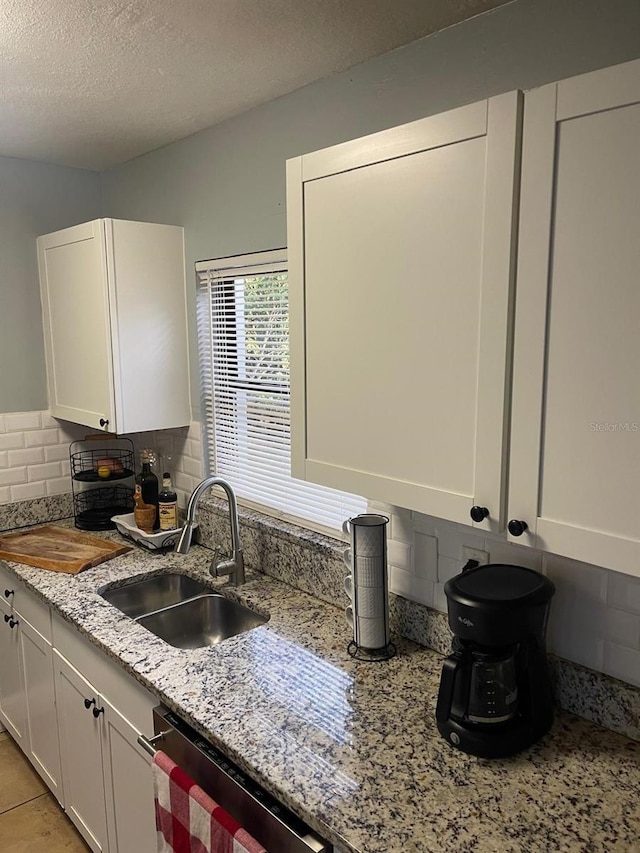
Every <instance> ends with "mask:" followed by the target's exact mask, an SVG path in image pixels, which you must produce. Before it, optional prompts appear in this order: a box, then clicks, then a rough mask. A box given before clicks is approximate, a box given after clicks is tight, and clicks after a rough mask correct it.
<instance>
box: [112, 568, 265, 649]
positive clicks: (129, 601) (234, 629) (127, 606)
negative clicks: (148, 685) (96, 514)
mask: <svg viewBox="0 0 640 853" xmlns="http://www.w3.org/2000/svg"><path fill="white" fill-rule="evenodd" d="M99 594H100V595H101V596H102V598H104V599H105V600H106V601H108V602H109V603H110V604H112V605H113V606H114V607H117V608H118V610H121V611H122V612H123V613H124V614H125V615H126V616H130V617H131V618H132V619H134V620H135V621H136V622H138V624H140V625H143V626H144V627H145V628H146V629H147V630H148V631H151V633H152V634H155V635H156V636H157V637H160V638H161V639H162V640H164V641H165V642H167V643H169V644H170V645H172V646H176V647H177V648H179V649H199V648H202V647H203V646H212V645H215V644H217V643H221V642H222V641H223V640H227V639H228V638H229V637H233V636H235V635H236V634H242V633H244V632H245V631H249V630H251V628H257V627H258V626H259V625H263V624H264V623H265V622H266V621H267V618H266V617H264V616H261V615H260V614H259V613H255V612H254V611H253V610H249V608H248V607H244V605H242V604H239V603H238V602H236V601H232V600H231V599H229V598H225V596H224V595H220V594H219V593H215V592H212V590H211V589H210V588H209V587H208V586H206V584H203V583H201V582H200V581H197V580H195V579H194V578H191V577H189V576H188V575H183V574H179V573H178V572H171V573H167V574H162V575H154V576H153V577H149V578H143V579H142V580H139V581H134V582H133V583H130V584H126V585H125V586H119V587H115V588H113V589H109V588H108V587H107V588H103V589H102V590H99Z"/></svg>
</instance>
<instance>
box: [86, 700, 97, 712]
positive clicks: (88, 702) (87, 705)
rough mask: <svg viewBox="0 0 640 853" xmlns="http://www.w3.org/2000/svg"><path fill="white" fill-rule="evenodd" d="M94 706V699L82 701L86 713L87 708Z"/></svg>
mask: <svg viewBox="0 0 640 853" xmlns="http://www.w3.org/2000/svg"><path fill="white" fill-rule="evenodd" d="M95 704H96V700H95V699H85V700H84V707H85V708H86V709H87V711H88V710H89V708H90V707H91V706H92V705H95ZM94 710H95V709H94Z"/></svg>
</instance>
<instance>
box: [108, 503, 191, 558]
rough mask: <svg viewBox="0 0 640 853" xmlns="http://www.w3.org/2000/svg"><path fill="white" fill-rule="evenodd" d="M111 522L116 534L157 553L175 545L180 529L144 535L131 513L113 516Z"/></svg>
mask: <svg viewBox="0 0 640 853" xmlns="http://www.w3.org/2000/svg"><path fill="white" fill-rule="evenodd" d="M111 521H113V523H114V524H115V526H116V527H117V529H118V533H120V534H121V535H122V536H124V537H125V538H126V539H133V541H134V542H139V543H140V544H141V545H143V546H144V547H145V548H148V549H149V550H150V551H157V550H158V549H159V548H168V547H169V546H170V545H173V544H177V542H178V538H179V536H180V531H181V530H182V528H181V527H176V528H175V529H174V530H160V531H159V532H158V533H145V532H144V530H140V528H139V527H136V523H135V516H134V514H133V513H132V512H130V513H127V515H113V516H112V517H111ZM197 526H198V524H197V522H196V523H195V524H194V525H193V527H194V530H195V528H197Z"/></svg>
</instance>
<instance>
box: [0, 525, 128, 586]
mask: <svg viewBox="0 0 640 853" xmlns="http://www.w3.org/2000/svg"><path fill="white" fill-rule="evenodd" d="M127 551H131V548H129V546H128V545H120V544H118V543H115V542H109V541H108V540H107V539H101V538H100V537H99V536H92V535H91V534H89V533H80V532H79V531H77V530H67V529H66V528H64V527H56V526H55V525H53V524H50V525H47V526H46V527H37V528H35V529H33V530H24V531H18V532H16V533H4V534H2V535H1V536H0V557H3V558H4V559H5V560H13V562H14V563H25V564H26V565H27V566H35V567H36V568H38V569H48V570H49V571H51V572H67V573H68V574H73V575H75V574H77V573H78V572H81V571H82V570H83V569H89V568H91V567H92V566H99V565H100V563H104V562H105V561H106V560H110V559H111V558H112V557H118V556H120V554H126V553H127Z"/></svg>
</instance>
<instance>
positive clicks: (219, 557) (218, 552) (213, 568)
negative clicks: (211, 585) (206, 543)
mask: <svg viewBox="0 0 640 853" xmlns="http://www.w3.org/2000/svg"><path fill="white" fill-rule="evenodd" d="M230 562H231V561H230V560H228V559H227V558H225V556H224V552H223V550H222V548H220V547H219V546H218V545H216V547H215V548H214V549H213V557H212V558H211V565H210V567H209V572H210V573H211V574H212V575H213V576H214V577H216V578H218V577H220V575H228V574H229V571H228V570H227V571H224V569H225V568H226V564H227V563H230ZM231 568H232V569H233V565H232V567H231Z"/></svg>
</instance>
